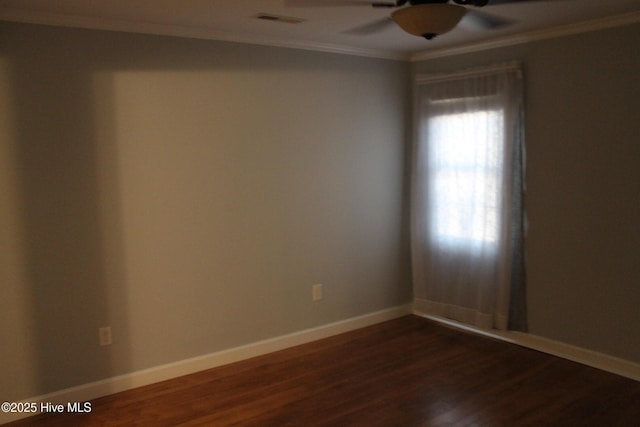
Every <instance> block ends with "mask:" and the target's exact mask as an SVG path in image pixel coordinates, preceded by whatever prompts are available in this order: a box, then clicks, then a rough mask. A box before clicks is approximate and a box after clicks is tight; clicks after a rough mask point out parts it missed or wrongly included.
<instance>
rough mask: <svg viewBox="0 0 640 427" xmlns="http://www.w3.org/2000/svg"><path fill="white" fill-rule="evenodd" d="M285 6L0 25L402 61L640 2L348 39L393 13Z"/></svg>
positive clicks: (30, 2)
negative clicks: (427, 35)
mask: <svg viewBox="0 0 640 427" xmlns="http://www.w3.org/2000/svg"><path fill="white" fill-rule="evenodd" d="M358 1H359V0H358ZM285 3H286V1H285V0H0V20H8V21H18V22H31V23H41V24H53V25H62V26H70V27H81V28H97V29H107V30H118V31H131V32H140V33H152V34H168V35H175V36H186V37H198V38H208V39H216V40H230V41H238V42H247V43H258V44H266V45H276V46H290V47H298V48H307V49H314V50H326V51H335V52H344V53H352V54H360V55H366V56H379V57H389V58H397V59H408V58H412V57H416V56H420V55H429V53H431V52H442V51H445V50H451V49H464V48H465V47H469V46H479V45H482V44H485V45H487V44H492V43H493V44H495V43H500V41H507V40H515V39H518V38H519V39H522V37H527V36H531V37H534V36H536V35H538V36H540V35H543V34H551V33H553V31H569V32H571V31H573V32H579V31H581V30H580V29H582V30H585V29H589V28H600V27H606V26H615V25H621V24H626V23H631V22H640V0H546V1H544V0H541V1H524V2H518V3H510V4H500V5H491V1H490V2H489V5H487V6H485V7H483V8H482V9H481V10H482V12H484V13H488V14H491V15H494V16H497V17H501V18H506V19H509V20H512V21H513V22H514V23H513V24H512V25H509V26H507V27H505V28H501V29H496V30H478V29H473V28H472V27H471V26H470V25H466V26H465V25H461V26H458V27H457V28H456V29H454V30H453V31H451V32H449V33H446V34H443V35H441V36H439V37H437V38H436V39H434V40H429V41H428V40H425V39H422V38H419V37H415V36H411V35H408V34H406V33H404V32H403V31H402V30H400V29H399V28H398V27H396V26H395V25H391V26H388V27H386V28H385V29H384V30H383V31H380V32H377V33H374V34H368V35H356V34H349V33H348V30H351V29H354V28H357V27H359V26H362V25H364V24H367V23H369V22H372V21H375V20H379V19H382V18H384V17H385V16H388V15H389V13H390V11H391V10H392V9H376V8H372V7H370V6H369V4H370V1H368V0H363V4H364V5H363V6H357V5H354V6H340V7H330V6H327V7H291V6H286V5H285ZM334 3H335V1H334ZM351 3H353V1H351ZM470 7H471V6H470ZM260 13H267V14H273V15H280V16H286V17H296V18H301V19H303V20H304V22H302V23H298V24H287V23H281V22H273V21H265V20H259V19H256V18H255V17H256V16H257V15H258V14H260Z"/></svg>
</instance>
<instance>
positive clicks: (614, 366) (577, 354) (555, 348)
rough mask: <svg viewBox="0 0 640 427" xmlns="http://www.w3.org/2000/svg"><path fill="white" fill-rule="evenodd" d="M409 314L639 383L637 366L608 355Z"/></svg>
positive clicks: (523, 335) (452, 321)
mask: <svg viewBox="0 0 640 427" xmlns="http://www.w3.org/2000/svg"><path fill="white" fill-rule="evenodd" d="M413 314H415V315H417V316H421V317H425V318H428V319H431V320H434V321H436V322H439V323H443V324H446V325H449V326H452V327H454V328H458V329H463V330H466V331H470V332H473V333H476V334H481V335H485V336H489V337H492V338H496V339H499V340H502V341H507V342H510V343H513V344H517V345H520V346H522V347H527V348H531V349H533V350H537V351H541V352H543V353H547V354H551V355H553V356H558V357H561V358H563V359H567V360H571V361H573V362H577V363H581V364H583V365H587V366H591V367H592V368H597V369H601V370H603V371H607V372H611V373H613V374H616V375H620V376H623V377H626V378H630V379H632V380H636V381H640V364H637V363H634V362H630V361H628V360H624V359H620V358H617V357H614V356H609V355H608V354H604V353H599V352H597V351H593V350H587V349H585V348H582V347H576V346H573V345H570V344H566V343H563V342H559V341H554V340H551V339H548V338H543V337H539V336H536V335H531V334H527V333H523V332H514V331H498V330H491V331H487V330H483V329H478V328H475V327H473V326H469V325H465V324H462V323H459V322H456V321H454V320H450V319H444V318H442V317H437V316H431V315H428V314H425V313H423V312H421V311H419V310H415V309H414V312H413Z"/></svg>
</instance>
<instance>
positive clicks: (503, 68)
mask: <svg viewBox="0 0 640 427" xmlns="http://www.w3.org/2000/svg"><path fill="white" fill-rule="evenodd" d="M508 72H514V73H516V75H517V76H518V77H522V66H521V64H520V62H518V61H511V62H507V63H503V64H495V65H489V66H487V67H479V68H471V69H468V70H461V71H454V72H452V73H441V74H418V75H416V78H415V81H416V83H434V82H445V81H450V80H460V79H465V78H468V77H480V76H487V75H491V74H498V73H508Z"/></svg>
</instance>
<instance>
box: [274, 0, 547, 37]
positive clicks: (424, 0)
mask: <svg viewBox="0 0 640 427" xmlns="http://www.w3.org/2000/svg"><path fill="white" fill-rule="evenodd" d="M533 1H545V0H451V1H449V0H395V1H368V2H367V1H358V0H285V2H284V4H285V6H289V7H319V6H369V7H374V8H389V9H397V10H395V11H394V12H393V13H391V15H390V16H388V17H385V18H383V19H381V20H377V21H373V22H370V23H368V24H365V25H362V26H360V27H357V28H353V29H351V30H349V31H347V33H349V34H370V33H374V32H376V31H379V30H382V29H383V28H385V27H387V26H388V25H389V24H392V23H393V22H395V23H396V24H397V25H398V26H399V27H400V28H402V29H403V30H404V31H406V32H407V33H409V34H412V35H414V36H419V37H424V38H425V39H427V40H431V39H433V38H434V37H436V36H438V35H440V34H444V33H446V32H448V31H451V30H452V29H454V28H455V27H456V26H457V25H458V23H459V22H460V20H461V19H462V18H463V17H465V22H466V23H467V24H470V25H472V26H474V27H476V28H480V29H496V28H501V27H504V26H507V25H510V24H512V23H513V21H511V20H509V19H506V18H501V17H498V16H495V15H491V14H488V13H484V12H480V11H478V10H475V8H480V7H483V6H487V5H489V6H491V5H498V4H507V3H524V2H533ZM465 6H474V7H475V8H474V9H471V8H467V7H465Z"/></svg>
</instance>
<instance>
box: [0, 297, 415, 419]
mask: <svg viewBox="0 0 640 427" xmlns="http://www.w3.org/2000/svg"><path fill="white" fill-rule="evenodd" d="M411 313H412V309H411V305H410V304H407V305H402V306H398V307H393V308H390V309H386V310H381V311H377V312H374V313H369V314H365V315H363V316H358V317H353V318H351V319H346V320H341V321H339V322H334V323H329V324H327V325H322V326H318V327H315V328H311V329H306V330H303V331H299V332H294V333H291V334H287V335H282V336H279V337H275V338H270V339H267V340H263V341H258V342H255V343H251V344H247V345H243V346H240V347H236V348H232V349H229V350H223V351H219V352H215V353H211V354H207V355H204V356H199V357H194V358H191V359H186V360H181V361H179V362H174V363H169V364H167V365H162V366H157V367H154V368H150V369H145V370H142V371H137V372H133V373H130V374H126V375H120V376H117V377H112V378H107V379H105V380H102V381H96V382H93V383H89V384H83V385H80V386H77V387H72V388H68V389H64V390H60V391H56V392H53V393H49V394H46V395H42V396H36V397H33V398H30V399H24V400H23V401H22V402H23V403H35V404H36V406H37V407H38V408H39V407H40V403H41V402H50V403H52V404H55V405H57V404H62V405H64V407H65V408H66V407H67V403H69V402H86V401H89V400H93V399H97V398H99V397H102V396H107V395H109V394H114V393H119V392H121V391H125V390H130V389H132V388H136V387H142V386H145V385H149V384H153V383H157V382H160V381H165V380H168V379H172V378H177V377H180V376H183V375H188V374H192V373H194V372H198V371H203V370H205V369H211V368H215V367H218V366H222V365H226V364H229V363H233V362H238V361H241V360H246V359H249V358H252V357H255V356H260V355H263V354H267V353H272V352H274V351H278V350H283V349H285V348H289V347H294V346H297V345H300V344H306V343H309V342H312V341H317V340H319V339H322V338H327V337H330V336H333V335H338V334H341V333H344V332H349V331H353V330H356V329H360V328H364V327H366V326H371V325H375V324H377V323H381V322H384V321H387V320H392V319H395V318H398V317H402V316H406V315H408V314H411ZM32 415H35V414H34V413H26V414H20V413H4V412H0V424H5V423H8V422H11V421H16V420H18V419H21V418H26V417H28V416H32Z"/></svg>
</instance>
